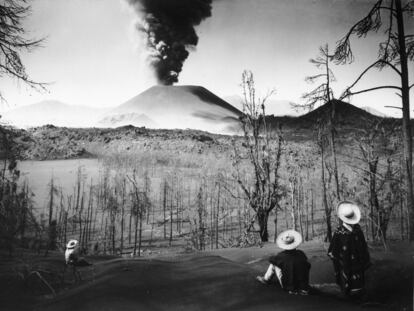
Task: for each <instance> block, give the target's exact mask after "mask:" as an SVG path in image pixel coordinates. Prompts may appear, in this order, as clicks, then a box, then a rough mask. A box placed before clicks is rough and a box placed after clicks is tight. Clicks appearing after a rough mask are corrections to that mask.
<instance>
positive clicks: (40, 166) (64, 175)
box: [18, 159, 103, 208]
mask: <svg viewBox="0 0 414 311" xmlns="http://www.w3.org/2000/svg"><path fill="white" fill-rule="evenodd" d="M18 168H19V170H20V172H21V175H20V176H21V177H20V182H21V183H23V182H24V181H27V182H28V183H29V188H30V189H31V191H32V192H33V193H34V194H35V196H34V197H33V201H34V203H35V207H36V208H43V207H45V206H46V204H47V202H48V193H49V185H50V181H51V178H52V177H53V180H54V184H55V185H56V186H57V188H62V191H63V193H65V194H70V193H73V189H74V187H75V185H76V180H77V175H78V170H79V168H81V172H82V178H84V179H85V181H86V182H87V183H89V182H90V180H91V178H92V180H93V183H96V182H97V181H98V179H99V176H100V174H101V173H102V172H103V168H102V163H101V161H99V160H98V159H74V160H52V161H22V162H19V164H18Z"/></svg>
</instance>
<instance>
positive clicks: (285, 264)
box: [257, 230, 311, 295]
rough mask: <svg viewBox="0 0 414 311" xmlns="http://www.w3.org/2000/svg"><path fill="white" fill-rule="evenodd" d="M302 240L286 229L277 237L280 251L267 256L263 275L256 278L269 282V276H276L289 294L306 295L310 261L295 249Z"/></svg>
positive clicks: (298, 235) (265, 282) (294, 232)
mask: <svg viewBox="0 0 414 311" xmlns="http://www.w3.org/2000/svg"><path fill="white" fill-rule="evenodd" d="M301 242H302V236H301V235H300V233H299V232H297V231H295V230H286V231H284V232H282V233H281V234H280V235H279V236H278V238H277V241H276V243H277V245H278V246H279V247H280V248H281V249H283V251H282V252H280V253H278V254H277V255H275V256H271V257H270V258H269V262H270V265H269V268H268V269H267V272H266V273H265V275H264V276H258V277H257V280H258V281H259V282H261V283H264V284H269V282H270V280H271V278H272V277H273V276H276V277H277V278H278V280H279V283H280V285H281V287H282V288H283V289H284V290H286V291H288V292H289V293H290V294H295V293H299V294H302V295H307V294H308V291H309V270H310V266H311V265H310V263H309V262H308V259H307V257H306V255H305V253H304V252H303V251H301V250H298V249H296V247H298V246H299V244H300V243H301Z"/></svg>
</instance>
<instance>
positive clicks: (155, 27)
mask: <svg viewBox="0 0 414 311" xmlns="http://www.w3.org/2000/svg"><path fill="white" fill-rule="evenodd" d="M126 1H127V3H128V4H129V5H130V6H131V7H132V8H133V9H134V12H135V13H136V14H137V16H138V19H137V23H136V25H135V27H136V29H137V31H139V32H140V33H142V34H144V38H145V41H146V42H145V44H146V48H147V49H148V50H149V59H148V60H149V63H150V65H151V66H152V68H153V69H154V71H155V75H156V78H157V79H158V83H159V84H163V85H172V84H173V83H175V82H178V76H179V74H180V72H181V70H182V68H183V64H184V61H185V60H186V59H187V57H188V55H189V50H191V49H193V48H195V46H196V45H197V43H198V36H197V33H196V31H195V28H194V27H195V26H198V25H200V23H201V22H202V21H203V20H204V19H206V18H208V17H210V16H211V3H212V0H126Z"/></svg>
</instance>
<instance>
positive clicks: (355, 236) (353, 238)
mask: <svg viewBox="0 0 414 311" xmlns="http://www.w3.org/2000/svg"><path fill="white" fill-rule="evenodd" d="M337 213H338V218H339V220H340V223H341V225H340V226H339V227H338V228H337V229H336V231H335V233H334V235H333V237H332V240H331V243H330V246H329V249H328V256H329V257H330V258H331V259H332V261H333V264H334V270H335V277H336V282H337V284H338V285H339V286H340V287H341V290H342V292H343V293H344V294H345V295H346V296H354V297H355V296H360V295H362V294H363V293H364V285H365V275H364V274H365V270H366V269H368V268H369V266H370V265H371V261H370V255H369V252H368V246H367V243H366V241H365V237H364V233H363V232H362V229H361V227H360V226H359V225H358V223H359V221H360V220H361V211H360V209H359V207H358V206H357V205H356V204H355V203H354V202H351V201H342V202H339V204H338V207H337Z"/></svg>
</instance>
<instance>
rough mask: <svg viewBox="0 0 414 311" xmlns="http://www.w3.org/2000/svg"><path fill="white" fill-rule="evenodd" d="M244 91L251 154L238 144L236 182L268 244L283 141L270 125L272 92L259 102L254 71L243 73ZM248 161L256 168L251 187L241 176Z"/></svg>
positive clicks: (278, 191)
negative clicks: (268, 106) (267, 109)
mask: <svg viewBox="0 0 414 311" xmlns="http://www.w3.org/2000/svg"><path fill="white" fill-rule="evenodd" d="M242 88H243V96H244V101H243V112H244V115H243V117H241V126H242V130H243V144H244V146H245V150H247V151H246V152H245V154H243V153H242V151H241V149H240V148H238V147H237V144H236V143H235V144H234V151H235V152H234V162H233V163H234V167H235V168H236V176H235V179H236V180H237V182H238V184H239V185H240V187H241V189H242V190H243V192H244V195H245V196H246V198H247V200H248V202H249V205H250V207H251V208H252V209H253V210H254V212H255V216H256V220H257V222H258V224H259V228H260V229H259V234H260V239H261V241H263V242H265V241H268V240H269V234H268V230H267V226H268V224H267V223H268V219H269V214H270V212H271V211H272V210H273V209H274V208H276V207H277V205H278V202H279V199H280V197H281V187H280V185H279V168H280V157H281V154H282V137H281V134H280V131H279V132H277V133H275V131H272V130H271V129H270V127H269V126H268V124H267V123H266V117H265V103H266V100H267V99H268V97H269V96H270V95H271V94H272V92H271V93H269V94H268V95H267V96H265V97H264V98H262V99H260V98H258V97H257V95H256V87H255V84H254V79H253V73H252V72H250V71H244V72H243V75H242ZM244 160H248V162H250V164H251V165H252V168H253V172H252V175H253V176H252V178H251V183H246V181H245V180H244V179H243V178H242V175H241V164H242V162H243V161H244ZM248 229H250V228H248Z"/></svg>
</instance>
